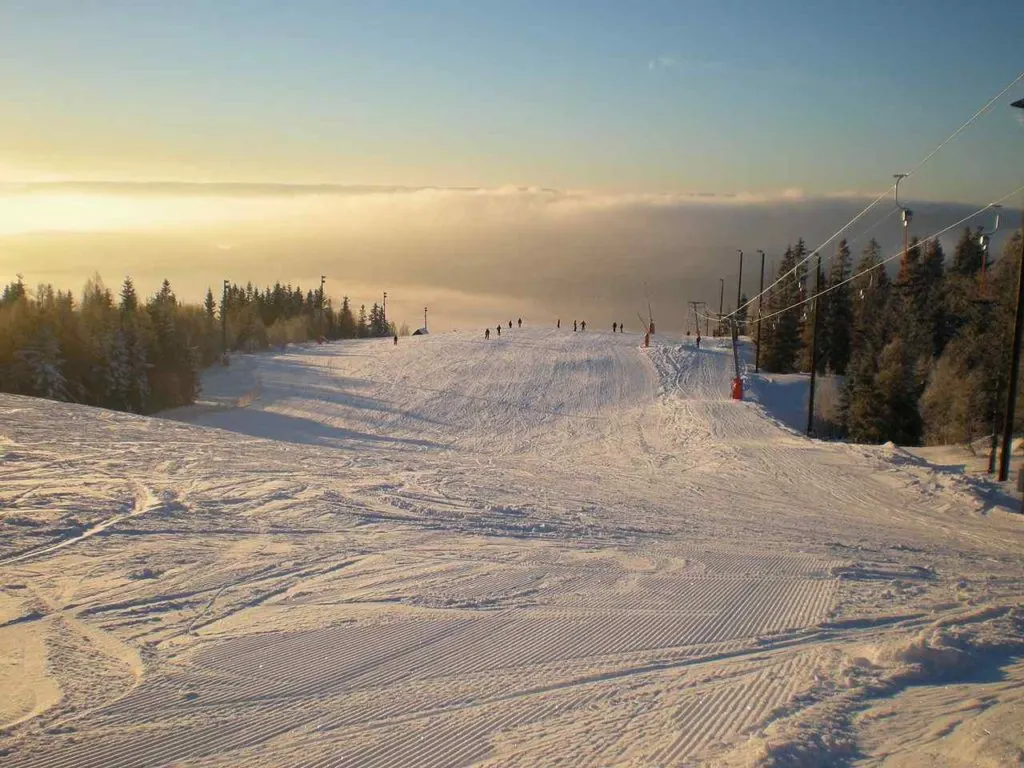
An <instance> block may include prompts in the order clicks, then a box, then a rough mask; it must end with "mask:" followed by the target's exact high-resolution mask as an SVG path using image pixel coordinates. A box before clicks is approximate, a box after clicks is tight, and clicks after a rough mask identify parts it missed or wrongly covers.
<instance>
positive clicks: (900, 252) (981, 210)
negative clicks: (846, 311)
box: [760, 185, 1024, 320]
mask: <svg viewBox="0 0 1024 768" xmlns="http://www.w3.org/2000/svg"><path fill="white" fill-rule="evenodd" d="M1020 192H1024V185H1021V186H1020V187H1017V189H1015V190H1013V192H1010V193H1009V194H1007V195H1004V196H1003V197H1001V198H999V199H998V200H994V201H993V202H991V203H989V204H988V205H986V206H984V207H983V208H979V209H978V210H976V211H974V212H973V213H969V214H968V215H966V216H964V217H963V218H962V219H960V220H959V221H957V222H954V223H953V224H950V225H949V226H948V227H944V228H943V229H940V230H939V231H938V232H933V233H932V234H930V235H928V236H927V237H925V238H922V240H921V242H927V241H929V240H934V239H935V238H937V237H941V236H942V235H944V234H946V233H947V232H949V231H950V230H951V229H956V228H957V227H959V226H960V225H961V224H963V223H964V222H966V221H970V220H971V219H973V218H974V217H975V216H977V215H979V214H981V213H984V212H985V211H987V210H988V209H989V208H992V207H993V206H996V205H998V204H1000V203H1002V202H1003V201H1004V200H1008V199H1009V198H1011V197H1013V196H1014V195H1016V194H1018V193H1020ZM902 255H903V249H902V248H900V249H899V250H898V251H896V253H894V254H893V255H892V256H889V257H888V258H885V259H882V260H881V261H880V262H878V263H877V264H874V265H873V266H870V267H868V268H867V269H864V270H861V271H860V272H857V273H855V274H852V275H850V276H849V277H848V278H846V279H845V280H841V281H839V282H838V283H836V284H835V285H830V286H829V287H828V288H825V289H823V290H821V291H819V292H818V293H816V294H814V295H813V296H808V297H807V298H806V299H802V300H801V301H798V302H796V303H795V304H791V305H790V306H788V307H786V308H785V309H779V310H776V311H775V312H772V313H771V314H769V315H765V316H764V317H762V318H760V319H761V320H769V319H771V318H773V317H777V316H778V315H781V314H783V313H784V312H789V311H790V310H793V309H796V308H797V307H800V306H802V305H804V304H807V303H808V302H810V301H814V299H816V298H818V297H819V296H824V295H825V294H826V293H831V292H832V291H834V290H835V289H836V288H839V287H840V286H843V285H846V284H847V283H849V282H851V281H853V280H856V279H857V278H858V277H862V276H863V275H866V274H868V273H869V272H873V271H874V270H876V269H878V268H879V267H881V266H884V265H885V264H887V263H888V262H890V261H893V260H895V259H898V258H900V257H901V256H902Z"/></svg>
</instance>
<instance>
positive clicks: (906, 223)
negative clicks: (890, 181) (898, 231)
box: [893, 173, 914, 270]
mask: <svg viewBox="0 0 1024 768" xmlns="http://www.w3.org/2000/svg"><path fill="white" fill-rule="evenodd" d="M909 175H910V174H909V173H894V174H893V177H894V178H895V179H896V207H897V208H899V209H900V221H902V222H903V263H902V265H901V266H902V269H903V270H906V269H907V268H908V266H909V265H908V264H907V246H908V242H907V239H908V233H909V231H910V220H911V219H913V218H914V212H913V211H912V210H910V209H909V208H904V207H903V206H902V205H900V182H901V181H903V180H904V179H905V178H907V176H909Z"/></svg>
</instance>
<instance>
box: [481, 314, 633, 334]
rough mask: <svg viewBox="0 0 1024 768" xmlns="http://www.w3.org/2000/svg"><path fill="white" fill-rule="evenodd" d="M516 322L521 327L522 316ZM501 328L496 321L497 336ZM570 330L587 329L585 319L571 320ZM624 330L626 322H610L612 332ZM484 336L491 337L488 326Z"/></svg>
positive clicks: (510, 324)
mask: <svg viewBox="0 0 1024 768" xmlns="http://www.w3.org/2000/svg"><path fill="white" fill-rule="evenodd" d="M516 322H517V325H518V327H520V328H522V327H523V318H521V317H520V318H519V320H518V321H516ZM508 327H509V330H511V329H512V321H511V320H509V321H508ZM561 327H562V318H558V320H557V321H556V322H555V328H561ZM501 328H502V326H501V323H498V325H497V326H496V327H495V329H494V330H495V333H496V334H497V335H498V336H499V337H500V336H501ZM572 330H573V333H575V332H577V331H585V330H587V321H586V320H573V321H572ZM625 332H626V324H625V323H619V322H614V323H612V333H625ZM484 338H485V339H489V338H491V329H490V328H485V329H484Z"/></svg>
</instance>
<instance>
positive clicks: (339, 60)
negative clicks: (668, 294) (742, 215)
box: [0, 0, 1024, 202]
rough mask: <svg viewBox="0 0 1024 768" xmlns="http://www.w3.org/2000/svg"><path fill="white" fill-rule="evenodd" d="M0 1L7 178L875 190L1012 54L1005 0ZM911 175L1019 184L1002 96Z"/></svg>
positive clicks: (1013, 16)
mask: <svg viewBox="0 0 1024 768" xmlns="http://www.w3.org/2000/svg"><path fill="white" fill-rule="evenodd" d="M971 5H972V4H968V3H962V2H949V1H948V0H939V1H938V2H918V0H911V1H910V2H875V0H870V1H869V2H856V3H852V2H830V1H826V2H821V3H815V4H813V5H811V4H806V5H805V4H802V3H796V2H778V3H771V2H765V3H758V2H748V3H738V2H721V1H719V2H709V3H684V2H634V3H626V2H606V1H604V0H600V1H593V2H550V1H548V2H510V1H508V0H506V1H504V2H499V1H497V0H480V1H479V2H454V1H451V0H433V1H431V2H405V3H396V2H384V1H375V2H352V3H344V2H326V1H310V0H305V1H303V0H299V1H296V2H288V3H284V2H279V1H278V0H274V1H270V0H248V1H247V2H241V1H238V2H216V3H215V2H209V1H204V2H200V1H198V0H176V2H131V3H129V2H113V1H111V2H102V1H100V0H94V1H92V2H86V0H27V1H25V0H13V1H12V0H6V2H4V3H3V4H2V5H0V51H2V53H0V63H2V66H0V89H2V92H3V93H4V98H3V99H2V100H0V146H2V147H3V148H4V151H3V154H2V155H0V178H2V179H3V180H8V181H9V180H19V179H50V178H61V179H93V180H99V179H112V180H154V179H177V180H185V181H239V182H299V183H306V182H332V183H341V184H405V185H437V186H487V187H496V186H502V185H506V184H516V185H537V186H550V187H557V188H572V189H580V188H583V189H597V190H602V191H631V192H701V191H706V192H714V193H733V192H740V191H745V192H752V193H763V194H771V193H773V192H781V191H783V190H802V192H803V193H804V194H806V195H811V196H813V195H819V194H838V193H843V192H849V191H856V192H865V193H866V192H873V191H880V190H881V189H884V188H885V187H886V186H887V185H888V184H889V182H890V180H891V174H892V173H893V172H895V171H898V170H902V169H905V168H908V167H912V166H913V165H915V164H916V163H917V162H918V161H919V160H920V159H921V158H922V157H923V156H924V155H925V154H927V152H928V151H929V150H930V149H931V148H932V147H934V146H935V145H936V144H937V143H938V142H939V141H940V140H941V139H943V138H944V137H945V136H946V135H948V134H949V132H950V131H952V130H953V129H954V128H955V127H956V126H958V125H959V124H960V123H961V122H962V121H963V120H965V119H966V118H967V117H969V116H970V115H971V114H972V113H973V112H974V111H975V110H976V109H977V108H978V107H980V106H981V105H982V104H983V103H984V102H985V101H986V100H987V99H988V98H990V97H991V96H993V95H995V94H996V93H997V92H998V91H999V90H1000V89H1001V88H1002V87H1003V86H1005V85H1006V84H1007V83H1009V82H1010V81H1011V80H1012V79H1013V78H1014V77H1016V76H1017V75H1018V74H1019V73H1020V72H1021V71H1022V69H1024V54H1022V51H1024V47H1022V37H1021V35H1022V32H1021V30H1022V29H1024V3H1021V2H1019V1H1016V2H1014V1H1011V0H997V2H990V3H987V4H985V7H984V8H977V7H975V8H971V7H970V6H971ZM1021 97H1024V82H1022V83H1020V84H1018V86H1017V87H1016V88H1015V89H1014V90H1013V91H1012V92H1011V93H1010V94H1008V95H1007V97H1006V98H1004V99H1003V101H1002V102H1001V103H1000V104H998V105H996V107H995V108H994V109H993V111H992V113H991V114H988V115H986V116H985V117H983V118H982V119H980V120H979V121H978V122H977V123H976V124H975V125H974V126H972V127H971V129H970V130H969V131H967V132H965V134H964V135H963V136H962V137H960V138H958V139H957V141H956V142H954V143H952V144H951V145H950V146H949V147H948V148H947V149H946V150H944V151H943V152H942V153H940V155H938V156H937V157H936V158H935V160H934V161H933V162H932V163H930V164H929V166H928V167H927V168H926V169H924V170H922V171H921V173H920V174H918V176H917V177H915V178H914V179H912V180H910V181H908V183H907V192H908V195H909V196H911V197H919V198H925V199H933V200H939V199H943V200H965V201H981V202H984V201H985V200H988V199H991V198H993V197H996V196H998V195H1000V194H1003V193H1005V192H1007V191H1009V190H1010V189H1012V188H1014V187H1016V186H1018V185H1019V184H1021V183H1022V182H1024V127H1022V125H1021V124H1020V122H1018V120H1017V119H1016V117H1015V115H1014V114H1013V112H1014V111H1013V110H1011V109H1010V108H1009V107H1008V106H1007V104H1008V102H1009V101H1010V100H1011V98H1021Z"/></svg>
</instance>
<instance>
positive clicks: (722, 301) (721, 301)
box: [715, 277, 725, 336]
mask: <svg viewBox="0 0 1024 768" xmlns="http://www.w3.org/2000/svg"><path fill="white" fill-rule="evenodd" d="M718 280H719V282H721V284H722V289H721V290H720V291H719V292H718V327H717V328H716V329H715V336H721V335H722V310H723V309H725V278H724V277H720V278H718Z"/></svg>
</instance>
